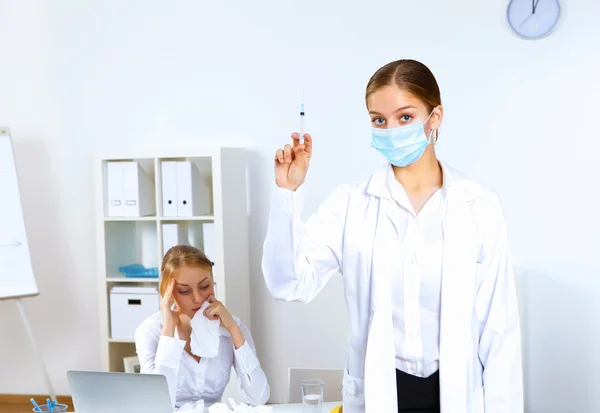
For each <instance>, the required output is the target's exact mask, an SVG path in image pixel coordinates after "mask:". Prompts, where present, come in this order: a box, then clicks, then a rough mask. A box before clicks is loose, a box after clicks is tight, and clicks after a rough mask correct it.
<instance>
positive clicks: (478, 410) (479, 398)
mask: <svg viewBox="0 0 600 413" xmlns="http://www.w3.org/2000/svg"><path fill="white" fill-rule="evenodd" d="M483 392H484V389H483V387H480V388H479V389H477V390H475V391H472V392H471V410H469V413H484V411H485V407H484V406H485V403H484V398H483Z"/></svg>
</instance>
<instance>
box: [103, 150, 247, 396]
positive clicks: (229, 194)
mask: <svg viewBox="0 0 600 413" xmlns="http://www.w3.org/2000/svg"><path fill="white" fill-rule="evenodd" d="M130 161H136V162H138V163H139V165H140V166H141V167H142V169H143V171H144V173H146V174H148V176H149V177H150V179H151V181H152V182H153V188H152V196H153V200H152V202H154V203H155V205H154V207H155V208H152V209H153V210H154V211H156V213H154V214H153V215H150V216H135V217H132V216H127V217H123V216H109V214H108V211H109V187H108V186H109V185H108V163H109V162H130ZM169 161H189V162H191V163H192V165H193V167H195V168H197V171H198V174H199V176H200V177H201V182H200V184H197V187H192V191H194V190H196V189H198V190H202V191H203V192H202V193H203V194H204V193H205V192H206V188H208V190H209V198H210V199H209V200H205V199H202V200H203V201H207V203H206V205H208V206H205V205H203V207H202V209H203V210H202V213H201V214H199V215H197V216H164V214H163V199H162V194H163V179H162V178H163V177H162V173H161V171H162V162H169ZM94 170H95V181H96V205H97V218H96V219H97V258H98V290H99V298H100V299H99V321H100V332H101V346H100V348H101V352H102V366H103V369H104V370H105V371H124V364H123V358H124V357H128V356H134V355H135V343H134V339H133V333H134V331H131V339H124V338H112V337H111V319H110V291H111V289H112V288H113V287H115V286H120V287H134V286H136V287H137V286H139V287H154V288H156V289H157V290H158V283H159V278H150V277H146V278H126V277H125V276H124V274H122V273H120V272H119V267H120V266H123V265H129V264H134V263H139V264H142V265H144V266H145V267H147V268H148V267H158V268H159V269H160V265H161V262H162V257H163V255H164V252H165V251H163V236H162V235H163V234H162V228H163V227H162V225H163V224H168V223H179V224H183V226H184V227H185V228H186V230H187V231H188V237H189V243H190V244H191V245H193V246H195V247H197V248H200V249H202V250H204V245H203V229H204V228H205V227H204V224H206V223H210V224H214V240H213V242H214V245H212V247H211V248H212V250H213V251H214V254H213V255H214V256H209V259H211V260H212V261H213V262H214V263H215V265H214V267H213V274H214V278H215V282H216V295H217V299H218V300H220V301H222V302H223V303H224V304H225V305H226V306H227V308H228V309H229V310H230V311H231V313H232V314H234V315H236V316H238V317H239V318H241V319H242V320H243V321H244V323H245V324H246V325H248V326H250V296H249V291H250V285H249V284H250V281H249V259H248V213H247V181H246V157H245V150H244V149H243V148H216V149H208V150H205V151H199V150H197V149H196V150H190V151H185V152H182V151H179V152H175V153H143V152H142V153H135V154H119V155H117V156H98V157H96V159H95V161H94ZM200 187H201V188H200ZM111 196H112V195H111ZM207 208H208V210H206V209H207ZM156 311H159V309H158V308H156ZM230 384H231V382H230Z"/></svg>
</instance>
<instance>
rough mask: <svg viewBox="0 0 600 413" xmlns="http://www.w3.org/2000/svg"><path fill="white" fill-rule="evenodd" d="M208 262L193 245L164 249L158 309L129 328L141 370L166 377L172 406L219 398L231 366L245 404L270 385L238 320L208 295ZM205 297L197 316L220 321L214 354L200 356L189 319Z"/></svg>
mask: <svg viewBox="0 0 600 413" xmlns="http://www.w3.org/2000/svg"><path fill="white" fill-rule="evenodd" d="M212 265H213V264H212V262H211V261H210V260H209V259H208V258H207V257H206V256H205V255H204V253H203V252H202V251H200V250H199V249H197V248H194V247H190V246H184V245H179V246H175V247H173V248H171V249H169V251H167V254H166V255H165V257H164V259H163V263H162V267H161V274H162V278H161V281H160V287H159V289H160V295H161V297H162V299H161V304H160V311H159V312H157V313H156V314H154V315H152V316H150V317H149V318H147V319H146V320H145V321H144V322H142V324H140V326H139V327H138V328H137V330H136V332H135V345H136V349H137V354H138V357H139V359H140V365H141V373H150V374H162V375H164V376H165V377H166V378H167V383H168V385H169V393H170V395H171V403H172V404H173V406H174V407H175V408H178V407H181V406H182V405H184V404H185V403H188V402H192V403H195V402H196V401H198V400H200V399H202V400H204V405H205V406H210V405H211V404H213V403H217V402H219V401H220V400H221V397H222V395H223V391H224V390H225V386H227V383H228V382H229V377H230V374H231V367H232V366H233V367H234V368H235V371H236V373H237V379H238V384H239V386H238V387H239V390H240V392H241V394H242V395H243V396H244V398H245V399H246V403H248V404H250V405H252V406H256V405H261V404H265V403H266V402H267V400H268V399H269V395H270V388H269V384H268V383H267V377H266V376H265V373H264V372H263V370H262V368H261V367H260V363H259V361H258V358H257V357H256V349H255V346H254V341H253V340H252V336H251V335H250V331H249V330H248V328H247V327H246V326H245V325H244V323H242V322H241V321H240V320H239V319H238V318H237V317H235V316H233V315H231V313H230V312H229V311H228V310H227V308H225V306H224V305H223V304H222V303H221V302H220V301H218V300H217V299H216V298H215V297H214V285H215V284H214V281H213V275H212ZM205 301H207V302H208V303H210V304H209V306H208V307H207V308H206V309H205V310H204V312H203V313H202V314H203V316H205V317H207V318H209V319H211V320H216V319H220V320H221V321H220V327H219V350H218V354H217V355H216V356H215V357H211V358H202V359H201V358H200V357H197V356H196V355H194V354H193V353H192V350H191V336H192V327H191V325H190V322H191V319H192V318H193V317H194V315H195V314H196V312H197V311H198V310H199V309H200V307H201V306H202V305H203V304H204V302H205Z"/></svg>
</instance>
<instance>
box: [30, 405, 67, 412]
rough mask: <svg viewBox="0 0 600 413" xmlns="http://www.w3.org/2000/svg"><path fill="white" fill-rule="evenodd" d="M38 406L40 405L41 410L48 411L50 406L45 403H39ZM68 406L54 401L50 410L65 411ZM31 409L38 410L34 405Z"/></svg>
mask: <svg viewBox="0 0 600 413" xmlns="http://www.w3.org/2000/svg"><path fill="white" fill-rule="evenodd" d="M39 406H40V409H42V412H49V411H50V406H48V405H47V404H40V405H39ZM68 408H69V406H68V405H66V404H60V403H56V404H55V405H54V408H53V409H52V412H53V413H64V412H66V411H67V409H68ZM32 410H33V411H34V412H38V410H37V409H36V408H35V407H34V408H33V409H32ZM38 413H39V412H38Z"/></svg>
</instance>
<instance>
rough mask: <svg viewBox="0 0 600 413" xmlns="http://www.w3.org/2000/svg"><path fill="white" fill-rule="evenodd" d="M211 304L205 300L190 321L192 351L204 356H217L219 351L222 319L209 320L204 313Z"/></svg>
mask: <svg viewBox="0 0 600 413" xmlns="http://www.w3.org/2000/svg"><path fill="white" fill-rule="evenodd" d="M209 304H210V303H209V302H208V301H205V302H204V304H202V307H200V310H198V311H197V312H196V314H194V317H193V318H192V320H191V321H190V325H191V326H192V334H191V337H190V346H191V350H192V353H194V354H195V355H196V356H198V357H203V358H204V357H206V358H211V357H215V356H216V355H217V354H218V353H219V327H220V324H221V320H219V319H216V320H209V319H208V318H206V316H205V315H204V314H203V313H204V310H205V309H206V307H208V306H209Z"/></svg>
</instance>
